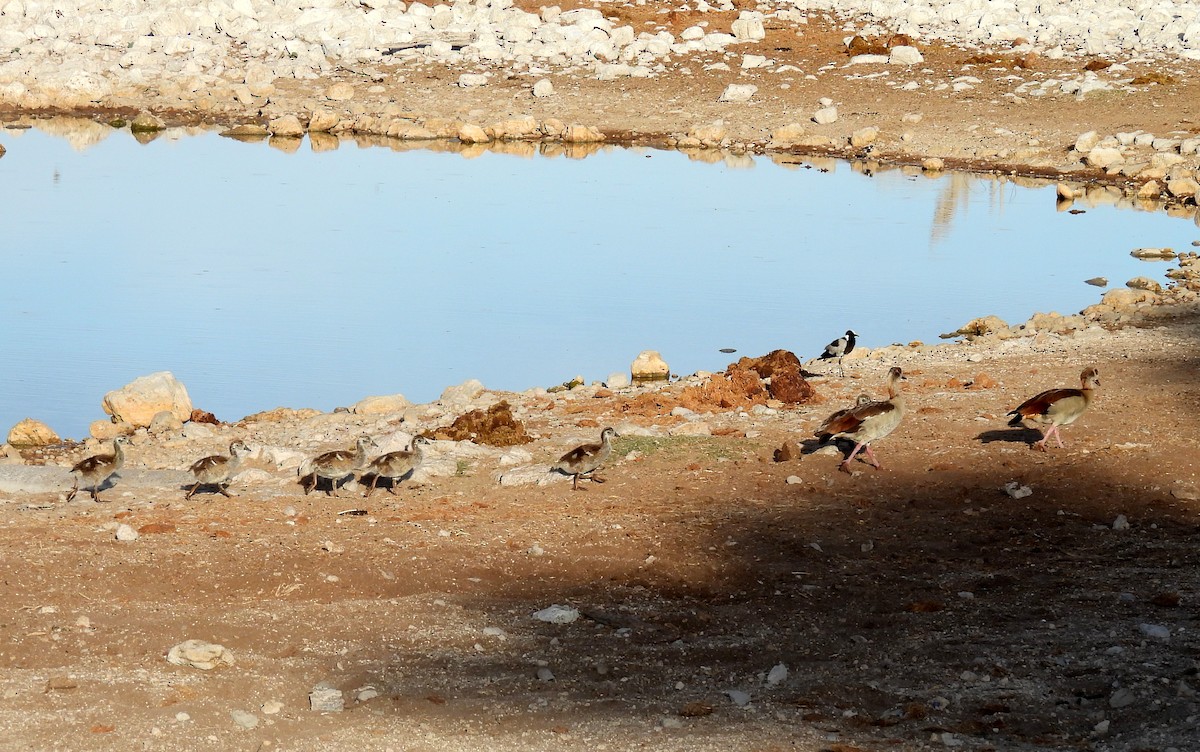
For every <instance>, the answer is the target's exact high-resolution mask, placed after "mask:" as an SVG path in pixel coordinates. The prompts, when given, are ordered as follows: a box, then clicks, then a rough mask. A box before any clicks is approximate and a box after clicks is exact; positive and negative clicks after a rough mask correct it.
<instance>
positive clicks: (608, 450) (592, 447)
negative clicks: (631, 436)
mask: <svg viewBox="0 0 1200 752" xmlns="http://www.w3.org/2000/svg"><path fill="white" fill-rule="evenodd" d="M619 435H620V434H618V433H617V432H616V431H615V430H613V429H612V428H605V429H604V430H603V431H601V432H600V443H599V444H583V445H581V446H577V447H575V448H574V449H572V450H571V451H569V452H567V453H566V454H564V455H563V456H562V457H561V458H560V459H559V460H558V462H556V463H554V466H553V467H551V468H550V469H551V470H557V471H558V472H560V473H563V474H564V475H572V476H574V478H573V479H572V481H571V490H572V491H583V490H585V489H582V488H580V487H579V479H580V477H583V476H587V479H588V480H590V481H593V482H595V483H603V482H604V479H603V478H598V477H596V474H595V473H596V471H597V470H599V469H600V467H601V466H602V465H604V463H605V462H606V461H607V460H608V457H609V455H611V454H612V439H613V437H614V436H619Z"/></svg>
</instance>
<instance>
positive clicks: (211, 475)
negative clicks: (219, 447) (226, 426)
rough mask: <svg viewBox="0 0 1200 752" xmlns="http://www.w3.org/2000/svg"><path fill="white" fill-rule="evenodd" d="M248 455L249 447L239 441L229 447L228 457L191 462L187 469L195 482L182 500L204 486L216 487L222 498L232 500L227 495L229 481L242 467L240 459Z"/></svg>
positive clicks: (213, 457)
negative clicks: (194, 477) (226, 497)
mask: <svg viewBox="0 0 1200 752" xmlns="http://www.w3.org/2000/svg"><path fill="white" fill-rule="evenodd" d="M248 454H250V447H248V446H246V445H245V444H244V443H243V442H241V441H235V442H233V443H232V444H230V445H229V456H228V457H226V456H224V455H221V454H214V455H212V456H211V457H205V458H203V459H199V460H196V461H195V462H193V463H192V466H191V467H190V468H188V469H189V470H191V471H192V475H194V476H196V482H195V484H193V485H192V490H190V491H188V492H187V496H184V497H183V498H184V500H185V501H186V500H187V499H190V498H192V494H194V493H196V491H197V490H198V489H199V488H200V486H204V485H209V486H216V487H217V491H218V492H219V493H220V494H221V495H222V496H229V497H230V498H232V496H231V494H230V493H229V481H230V480H231V479H232V478H233V476H235V475H237V472H238V470H240V469H241V467H242V459H243V458H244V457H245V456H246V455H248Z"/></svg>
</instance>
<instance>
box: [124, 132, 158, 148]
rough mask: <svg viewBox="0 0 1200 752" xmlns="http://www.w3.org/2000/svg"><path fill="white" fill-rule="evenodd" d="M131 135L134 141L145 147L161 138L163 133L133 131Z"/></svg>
mask: <svg viewBox="0 0 1200 752" xmlns="http://www.w3.org/2000/svg"><path fill="white" fill-rule="evenodd" d="M130 135H131V136H133V140H134V141H137V142H138V143H139V144H142V145H143V146H144V145H146V144H148V143H150V142H151V141H154V140H156V139H157V138H158V137H159V136H161V135H162V131H131V132H130Z"/></svg>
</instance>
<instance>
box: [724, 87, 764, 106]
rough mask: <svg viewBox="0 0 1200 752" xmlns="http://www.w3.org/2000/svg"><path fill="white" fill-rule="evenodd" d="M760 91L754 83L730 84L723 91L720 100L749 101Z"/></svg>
mask: <svg viewBox="0 0 1200 752" xmlns="http://www.w3.org/2000/svg"><path fill="white" fill-rule="evenodd" d="M756 92H758V87H757V86H755V85H754V84H729V86H726V87H725V91H724V92H722V93H721V98H720V99H719V100H718V101H720V102H748V101H750V98H751V97H753V96H754V95H755V93H756Z"/></svg>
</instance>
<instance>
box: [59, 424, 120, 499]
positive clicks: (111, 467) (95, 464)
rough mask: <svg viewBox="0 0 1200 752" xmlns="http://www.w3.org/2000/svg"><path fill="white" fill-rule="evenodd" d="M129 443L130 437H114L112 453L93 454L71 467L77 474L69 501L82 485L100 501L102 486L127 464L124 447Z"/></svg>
mask: <svg viewBox="0 0 1200 752" xmlns="http://www.w3.org/2000/svg"><path fill="white" fill-rule="evenodd" d="M128 443H129V438H128V437H126V436H118V437H117V438H115V439H113V453H112V454H97V455H93V456H91V457H88V458H87V459H85V460H81V461H80V462H79V464H77V465H75V467H73V468H71V474H72V475H74V476H75V485H74V486H72V487H71V493H69V494H67V501H70V500H71V499H74V498H75V494H77V493H79V489H80V487H81V486H82V487H83V488H86V489H88V490H89V491H90V492H91V495H92V500H93V501H100V488H101V486H103V485H104V484H105V483H106V482H107V481H108V479H109V478H110V477H112V475H113V473H115V472H117V471H118V470H120V469H121V466H122V465H124V464H125V451H124V449H123V448H122V447H124V446H125V445H126V444H128Z"/></svg>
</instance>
